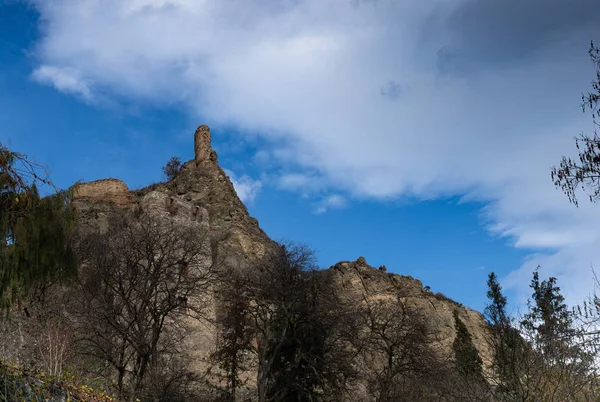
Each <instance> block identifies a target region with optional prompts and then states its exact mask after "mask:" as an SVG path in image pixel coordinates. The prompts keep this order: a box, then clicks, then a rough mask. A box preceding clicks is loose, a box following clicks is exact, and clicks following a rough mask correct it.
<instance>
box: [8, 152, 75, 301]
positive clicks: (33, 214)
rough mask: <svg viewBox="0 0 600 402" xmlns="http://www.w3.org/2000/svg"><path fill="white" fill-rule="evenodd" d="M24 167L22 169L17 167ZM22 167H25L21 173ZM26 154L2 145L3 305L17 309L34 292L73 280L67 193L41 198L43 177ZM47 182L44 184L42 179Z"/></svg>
mask: <svg viewBox="0 0 600 402" xmlns="http://www.w3.org/2000/svg"><path fill="white" fill-rule="evenodd" d="M18 163H20V164H21V167H20V168H19V167H16V166H15V165H16V164H18ZM23 166H24V168H23ZM32 166H33V165H32V164H31V163H30V162H28V161H27V160H26V159H25V157H24V156H23V155H20V154H15V153H12V152H10V151H9V150H8V149H7V148H6V147H4V146H2V145H1V144H0V205H1V209H0V304H1V305H2V307H4V308H8V307H10V306H11V305H12V304H13V303H17V304H18V305H20V304H21V302H22V301H23V300H24V299H26V298H27V297H28V295H29V294H30V291H31V290H33V289H34V288H37V289H38V290H43V289H45V288H46V287H48V286H49V285H51V284H53V283H57V282H61V281H64V280H68V279H70V278H73V277H74V276H75V274H76V267H75V258H74V255H73V252H72V250H71V247H70V244H69V243H70V236H71V233H72V231H73V226H74V222H75V213H74V211H73V209H72V207H71V205H70V196H69V194H68V193H67V192H62V193H57V194H54V195H52V196H49V197H45V198H41V197H40V195H39V192H38V190H37V187H36V186H35V183H33V184H29V182H28V180H27V179H30V180H31V181H33V182H35V181H36V180H37V179H38V178H39V176H37V175H36V173H35V171H34V170H33V169H29V170H28V169H27V168H28V167H32ZM41 181H44V182H45V180H41Z"/></svg>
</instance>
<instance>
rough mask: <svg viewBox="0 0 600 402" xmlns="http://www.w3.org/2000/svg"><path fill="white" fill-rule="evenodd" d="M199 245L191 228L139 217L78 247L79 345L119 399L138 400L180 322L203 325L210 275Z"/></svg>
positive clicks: (177, 340) (200, 238) (174, 341)
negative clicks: (99, 366)
mask: <svg viewBox="0 0 600 402" xmlns="http://www.w3.org/2000/svg"><path fill="white" fill-rule="evenodd" d="M205 245H206V233H202V232H200V231H199V230H198V228H187V227H185V226H180V225H178V224H177V223H176V222H174V221H171V220H162V219H159V218H154V217H152V216H150V215H147V214H145V215H142V216H141V217H139V218H138V219H134V218H131V217H125V218H124V219H123V220H122V221H121V222H118V223H113V225H111V227H110V228H109V230H108V232H107V233H105V234H97V233H96V234H91V235H87V236H83V235H82V238H81V239H80V240H79V242H78V251H79V256H80V258H81V261H80V262H81V266H82V277H81V293H80V298H81V300H80V301H81V305H80V307H81V308H80V309H79V311H78V313H79V314H80V317H79V318H80V328H78V332H79V336H80V341H81V344H82V346H83V347H84V350H85V352H86V353H88V354H89V355H91V356H93V357H94V358H96V359H97V360H98V361H100V362H103V363H104V364H105V372H104V374H105V376H106V378H107V379H109V380H110V383H111V386H112V388H113V389H114V390H116V392H117V394H118V395H119V396H120V397H122V398H128V399H129V400H131V401H133V400H135V398H136V397H143V394H144V392H143V391H144V387H145V386H146V383H147V381H146V379H147V377H148V374H149V373H156V372H157V367H159V366H161V365H164V359H165V358H167V357H168V356H170V355H171V354H173V353H174V352H176V349H175V346H176V345H178V344H181V342H183V339H182V337H183V336H184V335H185V333H186V332H185V328H184V326H185V322H186V321H189V320H190V319H203V318H204V305H205V300H206V297H208V295H209V291H210V289H211V286H212V282H213V279H214V272H215V269H214V267H213V265H212V263H211V261H210V258H208V257H207V255H206V250H205ZM178 375H179V376H180V374H178Z"/></svg>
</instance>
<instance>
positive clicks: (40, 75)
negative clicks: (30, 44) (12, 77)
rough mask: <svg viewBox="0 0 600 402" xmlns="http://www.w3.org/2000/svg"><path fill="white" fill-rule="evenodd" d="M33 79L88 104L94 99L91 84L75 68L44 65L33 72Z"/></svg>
mask: <svg viewBox="0 0 600 402" xmlns="http://www.w3.org/2000/svg"><path fill="white" fill-rule="evenodd" d="M32 77H33V79H35V80H36V81H37V82H39V83H41V84H47V85H51V86H53V87H54V88H56V89H57V90H58V91H60V92H64V93H67V94H72V95H77V96H79V97H81V98H82V99H83V100H85V101H87V102H91V101H93V99H94V97H93V94H92V88H91V86H90V84H89V82H87V81H86V80H84V79H83V78H82V77H81V74H80V72H79V71H77V70H75V69H73V68H61V67H55V66H49V65H42V66H40V67H38V68H36V69H35V70H34V71H33V74H32Z"/></svg>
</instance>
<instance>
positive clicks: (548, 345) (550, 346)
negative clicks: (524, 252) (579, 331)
mask: <svg viewBox="0 0 600 402" xmlns="http://www.w3.org/2000/svg"><path fill="white" fill-rule="evenodd" d="M529 287H530V288H531V289H532V290H533V294H532V296H531V299H530V300H529V301H528V306H529V312H528V313H527V314H526V315H525V317H524V319H523V321H522V322H521V323H522V325H523V327H524V328H525V329H527V330H528V331H530V333H532V334H534V335H535V339H534V340H535V346H536V349H537V350H539V351H540V352H541V353H542V354H543V355H544V356H545V357H546V359H548V361H553V360H555V358H556V357H558V356H561V359H562V358H563V357H565V356H568V355H573V354H577V353H578V351H577V350H575V349H576V347H575V346H572V345H571V341H572V339H573V336H574V334H575V329H574V328H573V317H572V313H571V311H569V308H568V306H567V305H566V303H565V298H564V297H563V295H562V294H561V293H560V287H558V286H557V285H556V278H554V277H550V278H548V280H544V281H541V282H540V278H539V272H538V271H537V270H536V271H535V272H534V273H533V279H532V280H531V284H530V285H529Z"/></svg>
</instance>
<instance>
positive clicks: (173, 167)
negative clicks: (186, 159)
mask: <svg viewBox="0 0 600 402" xmlns="http://www.w3.org/2000/svg"><path fill="white" fill-rule="evenodd" d="M180 168H181V159H179V158H178V157H177V156H173V157H172V158H171V159H169V161H168V162H167V164H166V165H165V166H163V168H162V170H163V173H164V174H165V176H167V180H169V181H171V180H173V179H174V178H175V176H177V173H178V172H179V169H180Z"/></svg>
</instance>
